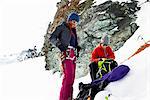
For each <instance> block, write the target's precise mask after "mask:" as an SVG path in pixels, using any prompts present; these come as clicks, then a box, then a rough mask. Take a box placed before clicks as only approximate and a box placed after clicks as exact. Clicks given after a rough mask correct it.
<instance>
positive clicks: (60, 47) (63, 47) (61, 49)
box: [57, 45, 67, 52]
mask: <svg viewBox="0 0 150 100" xmlns="http://www.w3.org/2000/svg"><path fill="white" fill-rule="evenodd" d="M57 47H58V48H59V49H60V51H61V52H63V51H65V50H66V49H67V48H66V47H65V46H63V45H58V46H57Z"/></svg>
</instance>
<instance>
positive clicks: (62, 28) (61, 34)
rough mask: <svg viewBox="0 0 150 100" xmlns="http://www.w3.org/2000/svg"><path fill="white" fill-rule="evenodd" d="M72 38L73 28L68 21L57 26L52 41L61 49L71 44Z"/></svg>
mask: <svg viewBox="0 0 150 100" xmlns="http://www.w3.org/2000/svg"><path fill="white" fill-rule="evenodd" d="M70 40H71V30H70V29H69V26H68V25H67V23H65V22H63V23H62V24H61V25H59V26H57V27H56V29H55V31H54V32H53V33H52V34H51V37H50V42H51V43H52V44H54V45H55V46H56V47H58V48H59V49H60V50H61V51H64V50H66V49H67V47H68V46H69V45H70Z"/></svg>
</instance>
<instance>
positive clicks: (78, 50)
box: [76, 46, 81, 58]
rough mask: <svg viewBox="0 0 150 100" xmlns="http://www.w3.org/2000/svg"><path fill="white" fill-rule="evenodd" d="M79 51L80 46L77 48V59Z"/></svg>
mask: <svg viewBox="0 0 150 100" xmlns="http://www.w3.org/2000/svg"><path fill="white" fill-rule="evenodd" d="M80 50H81V47H80V46H77V55H76V57H77V58H78V57H79V52H80Z"/></svg>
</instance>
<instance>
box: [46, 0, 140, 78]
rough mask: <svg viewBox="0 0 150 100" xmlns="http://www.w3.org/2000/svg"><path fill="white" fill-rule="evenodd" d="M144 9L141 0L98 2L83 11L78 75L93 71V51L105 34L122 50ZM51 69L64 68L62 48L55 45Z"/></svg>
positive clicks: (50, 61) (79, 27)
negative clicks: (140, 5)
mask: <svg viewBox="0 0 150 100" xmlns="http://www.w3.org/2000/svg"><path fill="white" fill-rule="evenodd" d="M139 10H140V7H138V2H137V1H135V0H131V1H130V2H121V3H120V2H118V1H116V2H112V1H106V2H104V3H103V4H100V5H96V6H93V7H91V8H90V9H88V10H86V11H85V12H84V13H82V14H81V21H80V22H79V24H78V25H77V34H78V37H79V45H80V46H81V47H82V50H81V52H80V57H79V58H78V60H77V69H76V77H77V78H78V77H82V76H84V75H86V74H87V73H88V71H89V68H88V65H89V64H90V57H91V52H92V50H93V49H94V48H95V47H96V46H97V45H98V44H99V42H100V39H101V37H102V35H103V34H108V35H109V36H110V37H111V43H110V46H111V47H112V48H113V50H114V51H116V50H118V49H119V48H120V47H122V46H123V44H124V43H125V42H126V41H127V40H128V39H129V38H130V37H131V36H132V35H133V34H134V32H135V31H136V30H137V29H138V27H139V26H138V25H137V24H136V23H135V21H136V18H137V16H136V12H137V11H139ZM49 50H50V51H49V52H48V58H47V59H48V60H49V62H48V63H49V64H48V65H49V66H46V67H47V68H49V69H53V70H54V72H57V71H60V61H59V52H60V51H59V50H58V48H55V47H54V46H52V47H51V48H49Z"/></svg>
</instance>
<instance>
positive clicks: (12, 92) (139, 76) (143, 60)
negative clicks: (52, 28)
mask: <svg viewBox="0 0 150 100" xmlns="http://www.w3.org/2000/svg"><path fill="white" fill-rule="evenodd" d="M13 1H14V0H13ZM13 1H11V0H5V2H4V1H3V2H2V8H3V9H6V11H8V12H10V11H14V12H12V13H8V12H5V13H4V12H2V13H0V14H4V15H2V16H0V17H2V18H3V17H4V16H7V18H6V19H5V18H4V19H5V21H3V22H2V24H0V25H1V26H2V25H4V26H3V27H2V28H3V29H4V30H5V34H1V36H2V37H3V38H2V37H1V38H0V40H1V41H2V42H0V43H1V44H0V52H1V53H2V54H3V52H4V51H5V50H6V52H13V51H15V50H19V51H20V49H23V48H28V47H31V48H32V47H33V45H35V44H36V43H37V44H39V42H37V41H38V40H39V41H40V42H41V40H42V39H43V35H44V34H43V33H44V31H45V30H46V28H47V25H48V23H49V21H50V19H51V20H52V18H53V16H54V12H53V13H52V15H51V10H52V9H50V8H49V6H50V5H51V6H52V7H54V6H55V2H56V1H55V2H52V1H49V0H38V1H37V3H35V1H34V2H33V1H32V0H30V1H29V0H27V1H26V2H25V1H24V3H21V1H20V0H15V1H14V2H18V3H14V2H13ZM22 1H23V0H22ZM31 1H32V2H31ZM29 2H31V3H29ZM41 2H44V3H41ZM30 4H32V5H30ZM0 5H1V4H0ZM8 5H9V7H8ZM41 6H44V7H45V8H42V7H41ZM0 7H1V6H0ZM7 7H8V8H7ZM32 8H33V9H32ZM54 8H55V7H54ZM19 9H20V10H21V11H23V12H20V10H19ZM9 10H10V11H9ZM35 10H37V11H36V12H35V13H34V11H35ZM149 10H150V4H149V3H147V4H144V5H143V6H142V8H141V10H140V11H139V12H138V19H137V23H138V25H139V26H140V28H139V29H138V30H137V31H136V33H135V34H134V35H133V36H132V37H131V38H130V39H129V40H128V41H127V42H126V43H125V45H124V46H123V47H122V48H121V49H120V50H119V51H117V52H115V54H116V57H117V58H116V60H117V61H118V62H119V63H120V62H122V61H124V60H125V59H126V58H128V57H129V56H130V55H131V54H133V53H134V52H135V51H136V50H137V49H138V48H139V47H140V46H141V45H142V44H144V42H143V40H141V39H138V37H139V35H141V36H142V37H143V38H144V40H145V41H148V40H150V32H149V26H150V13H149ZM0 11H3V10H0ZM27 11H29V12H27ZM30 11H31V12H30ZM18 12H19V13H20V14H19V15H18V14H17V13H18ZM32 13H34V14H32ZM27 15H29V16H27ZM40 15H41V16H40ZM42 15H43V16H42ZM9 16H11V17H12V19H11V18H9ZM18 16H20V17H21V18H20V17H18ZM24 16H26V17H24ZM31 16H33V18H31ZM50 17H52V18H50ZM18 18H20V19H18ZM26 18H27V19H26ZM30 18H31V19H30ZM34 18H35V20H34ZM6 20H8V21H6ZM32 20H33V22H31V21H32ZM0 21H1V20H0ZM22 21H23V22H22ZM28 21H29V22H28ZM13 23H15V25H14V24H13ZM29 23H30V24H29ZM24 24H25V26H24ZM36 24H37V26H36ZM28 25H29V26H28ZM14 26H15V27H19V28H20V30H18V28H16V29H14V28H15V27H14ZM33 26H35V27H33ZM11 27H12V28H11ZM30 28H31V29H30ZM3 29H2V30H0V32H4V30H3ZM32 29H33V30H32ZM11 31H12V33H10V32H11ZM16 33H17V34H16ZM6 34H7V36H6ZM29 34H30V35H31V34H34V35H33V37H35V38H34V39H33V38H31V39H30V38H28V35H29ZM35 34H36V35H37V36H36V35H35ZM18 35H19V36H18ZM8 36H9V37H8ZM16 36H18V37H19V38H21V39H20V40H22V42H23V44H24V45H23V46H22V45H21V43H19V44H18V43H17V42H18V41H20V40H18V41H17V39H18V38H16ZM14 38H15V39H16V40H15V41H14ZM24 38H27V39H28V40H29V42H24V41H26V39H24ZM6 39H7V40H6ZM34 40H35V42H34ZM41 46H42V43H41ZM2 47H3V48H5V49H3V50H2V49H1V48H2ZM11 47H12V49H8V48H11ZM6 52H4V53H6ZM149 57H150V48H147V49H145V50H144V51H142V52H141V53H139V54H138V55H136V56H134V57H133V58H131V59H130V60H129V61H125V62H124V63H123V64H126V65H128V66H129V67H130V69H131V70H130V72H129V74H128V75H127V76H126V77H125V78H123V79H122V80H119V81H117V82H113V83H110V84H109V85H108V86H107V87H106V89H105V91H102V92H99V93H98V94H97V95H96V97H95V100H105V96H107V94H109V93H112V95H111V96H110V98H109V100H149V99H150V96H149V93H150V78H149V77H150V72H149V71H150V60H149ZM44 66H45V61H44V57H39V58H36V59H33V60H32V59H31V60H26V61H24V62H21V63H13V64H9V65H2V66H0V100H58V98H59V91H60V88H61V82H62V77H60V76H59V73H55V74H54V75H52V71H50V72H49V71H45V68H44ZM79 82H83V83H89V82H91V79H90V76H89V74H88V75H87V76H85V77H82V78H80V79H76V80H75V83H74V98H75V97H76V95H77V94H78V83H79Z"/></svg>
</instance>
